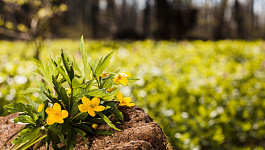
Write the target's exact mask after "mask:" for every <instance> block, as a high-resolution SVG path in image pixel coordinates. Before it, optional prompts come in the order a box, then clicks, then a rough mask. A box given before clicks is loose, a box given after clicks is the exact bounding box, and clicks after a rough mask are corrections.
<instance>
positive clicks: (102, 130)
mask: <svg viewBox="0 0 265 150" xmlns="http://www.w3.org/2000/svg"><path fill="white" fill-rule="evenodd" d="M95 134H97V135H112V134H114V132H111V131H108V130H104V129H97V130H96V131H95Z"/></svg>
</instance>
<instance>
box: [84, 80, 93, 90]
mask: <svg viewBox="0 0 265 150" xmlns="http://www.w3.org/2000/svg"><path fill="white" fill-rule="evenodd" d="M92 85H93V81H92V80H90V81H89V82H88V84H87V86H86V88H85V89H86V91H87V92H88V91H89V90H90V88H91V87H92Z"/></svg>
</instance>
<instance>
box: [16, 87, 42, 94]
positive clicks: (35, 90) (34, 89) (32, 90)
mask: <svg viewBox="0 0 265 150" xmlns="http://www.w3.org/2000/svg"><path fill="white" fill-rule="evenodd" d="M34 92H40V89H39V88H27V89H26V90H25V91H23V92H20V94H29V93H34Z"/></svg>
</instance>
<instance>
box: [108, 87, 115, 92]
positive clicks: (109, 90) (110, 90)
mask: <svg viewBox="0 0 265 150" xmlns="http://www.w3.org/2000/svg"><path fill="white" fill-rule="evenodd" d="M114 90H115V88H110V89H107V92H112V91H114Z"/></svg>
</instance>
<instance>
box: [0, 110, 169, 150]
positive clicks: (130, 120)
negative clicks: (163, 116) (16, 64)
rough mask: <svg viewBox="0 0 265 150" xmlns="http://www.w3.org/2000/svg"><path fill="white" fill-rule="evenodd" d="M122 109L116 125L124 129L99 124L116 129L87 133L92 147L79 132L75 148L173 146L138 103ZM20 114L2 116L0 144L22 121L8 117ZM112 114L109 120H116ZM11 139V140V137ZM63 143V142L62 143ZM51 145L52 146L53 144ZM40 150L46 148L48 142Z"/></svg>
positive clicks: (147, 149) (156, 149)
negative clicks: (121, 120)
mask: <svg viewBox="0 0 265 150" xmlns="http://www.w3.org/2000/svg"><path fill="white" fill-rule="evenodd" d="M119 109H120V110H121V112H122V113H123V116H124V120H123V122H122V124H115V126H116V127H117V128H119V129H121V130H122V131H116V130H114V129H112V128H110V127H109V126H108V125H107V124H103V125H101V126H99V129H106V130H110V131H112V132H114V134H113V135H111V136H105V135H88V136H87V141H88V145H89V148H88V147H87V145H86V144H85V142H84V141H83V139H82V138H81V137H80V136H77V141H76V143H77V144H76V147H75V150H83V149H90V150H101V149H105V150H141V149H142V150H167V149H171V146H170V145H169V143H168V141H167V137H166V135H165V134H164V133H163V130H162V128H161V127H160V126H159V125H158V124H157V123H156V122H154V121H153V119H152V118H151V117H150V116H149V115H148V114H146V113H145V112H144V110H143V109H141V108H140V107H138V106H134V107H131V108H124V107H120V108H119ZM17 115H18V114H11V115H9V116H7V117H1V118H0V146H1V145H2V144H3V143H4V142H5V141H6V140H7V139H8V137H9V136H10V135H12V134H13V133H15V132H16V131H18V130H19V129H21V128H22V127H23V125H20V124H15V123H13V122H10V121H9V119H12V118H14V117H16V116H17ZM114 119H115V118H114V117H111V118H110V120H114ZM10 141H12V140H10ZM10 141H9V142H8V143H7V145H6V146H5V147H4V149H7V148H9V147H10V146H11V143H10ZM61 146H62V147H64V145H63V144H61ZM50 149H52V148H50ZM39 150H46V148H45V145H43V146H42V147H40V148H39Z"/></svg>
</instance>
